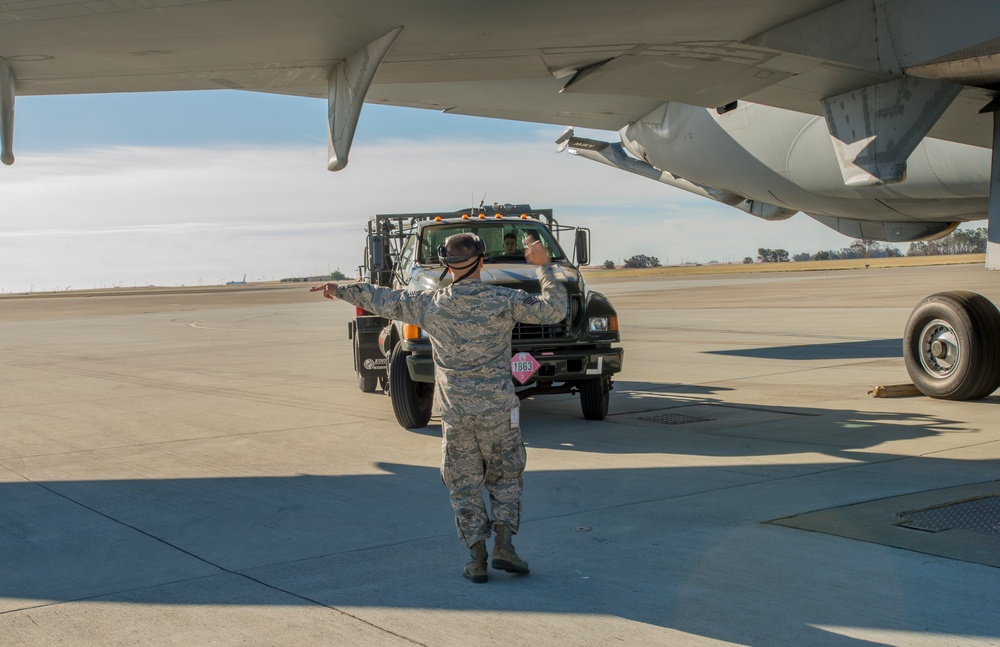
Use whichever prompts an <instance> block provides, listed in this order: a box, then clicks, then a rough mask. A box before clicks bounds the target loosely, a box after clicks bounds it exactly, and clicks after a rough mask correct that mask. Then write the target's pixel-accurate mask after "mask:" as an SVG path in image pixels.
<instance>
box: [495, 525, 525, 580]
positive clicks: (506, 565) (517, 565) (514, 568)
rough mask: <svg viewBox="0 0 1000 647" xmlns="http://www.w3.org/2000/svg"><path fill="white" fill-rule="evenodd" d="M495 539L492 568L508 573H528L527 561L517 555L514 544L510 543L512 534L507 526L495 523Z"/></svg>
mask: <svg viewBox="0 0 1000 647" xmlns="http://www.w3.org/2000/svg"><path fill="white" fill-rule="evenodd" d="M496 534H497V536H496V539H494V540H493V568H495V569H497V570H499V571H507V572H508V573H530V572H531V571H529V570H528V562H526V561H524V560H523V559H521V558H520V557H518V556H517V553H516V552H514V544H512V543H510V541H511V538H512V537H513V536H514V531H512V530H511V529H510V528H509V527H508V526H504V525H503V524H497V527H496Z"/></svg>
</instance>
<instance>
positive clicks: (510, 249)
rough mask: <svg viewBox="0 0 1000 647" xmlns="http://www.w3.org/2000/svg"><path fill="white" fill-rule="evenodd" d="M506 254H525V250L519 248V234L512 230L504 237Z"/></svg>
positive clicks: (504, 252) (504, 253) (504, 251)
mask: <svg viewBox="0 0 1000 647" xmlns="http://www.w3.org/2000/svg"><path fill="white" fill-rule="evenodd" d="M503 255H504V256H524V250H523V249H518V248H517V234H515V233H514V232H510V233H507V234H504V237H503Z"/></svg>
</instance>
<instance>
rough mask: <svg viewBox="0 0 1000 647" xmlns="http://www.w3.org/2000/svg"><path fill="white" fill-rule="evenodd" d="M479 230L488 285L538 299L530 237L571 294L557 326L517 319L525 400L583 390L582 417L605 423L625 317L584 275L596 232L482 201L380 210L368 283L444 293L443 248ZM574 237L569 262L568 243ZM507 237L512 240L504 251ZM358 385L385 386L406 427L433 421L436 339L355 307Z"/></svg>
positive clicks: (370, 234)
mask: <svg viewBox="0 0 1000 647" xmlns="http://www.w3.org/2000/svg"><path fill="white" fill-rule="evenodd" d="M462 232H471V233H473V234H476V235H477V236H479V238H480V239H482V241H483V243H484V244H485V247H486V253H485V256H484V265H483V270H482V273H481V280H482V281H483V282H486V283H493V284H497V285H504V286H508V287H512V288H520V289H523V290H525V291H527V292H529V293H532V294H539V293H540V292H541V287H540V285H539V282H538V279H537V277H536V274H535V267H534V266H533V265H530V264H528V263H527V261H526V260H525V257H524V246H525V240H526V239H527V238H528V236H533V237H534V238H535V239H537V240H538V241H540V242H541V243H542V244H543V245H545V247H546V248H548V250H549V253H550V254H551V256H552V261H553V262H554V263H555V264H556V268H555V275H556V278H557V280H559V281H560V282H562V283H563V285H565V287H566V291H567V293H568V296H569V308H568V312H567V313H566V318H565V319H563V320H562V321H560V322H558V323H555V324H546V325H536V324H524V323H518V324H517V325H516V326H515V328H514V330H513V332H512V335H511V379H512V380H513V382H514V385H515V391H516V392H517V395H518V397H519V398H520V399H524V398H529V397H534V396H540V395H548V394H559V393H562V394H565V393H574V394H576V393H578V394H579V395H580V404H581V408H582V412H583V417H584V418H586V419H587V420H603V419H604V417H605V416H606V415H607V413H608V405H609V401H610V394H611V391H612V389H613V381H612V377H613V376H614V375H615V374H616V373H618V372H620V371H621V369H622V361H623V350H622V348H621V347H618V346H615V344H618V343H620V342H621V336H620V334H619V331H618V315H617V312H616V311H615V309H614V307H613V306H612V305H611V301H610V300H609V299H608V298H607V297H606V296H604V295H603V294H601V293H599V292H595V291H593V290H590V289H588V288H587V286H586V283H585V281H584V278H583V274H582V273H581V271H580V267H581V266H585V265H588V264H589V262H590V230H589V229H587V228H584V227H571V226H566V225H562V224H560V223H558V222H557V221H556V220H555V218H554V217H553V213H552V209H533V208H532V207H531V206H530V205H528V204H498V203H494V204H493V205H492V206H490V207H485V208H484V207H483V206H482V205H480V207H479V208H477V209H460V210H457V211H453V212H437V213H398V214H377V215H375V216H372V217H371V218H370V219H369V220H368V224H367V227H366V245H365V251H364V254H365V261H364V264H363V265H362V266H361V267H359V276H360V277H361V280H364V281H367V282H369V283H372V284H374V285H379V286H384V287H389V288H393V289H407V290H436V289H439V288H444V287H446V286H447V285H449V284H450V282H451V276H450V275H446V274H445V267H444V265H443V263H442V261H441V259H440V258H438V246H439V245H441V244H442V243H443V242H444V241H445V239H447V238H448V237H449V236H452V235H454V234H458V233H462ZM561 237H565V238H570V239H571V240H572V244H573V255H572V256H568V255H567V254H566V252H564V251H563V248H562V246H561V245H560V238H561ZM505 240H506V242H507V244H506V245H505V244H504V243H505ZM348 338H349V339H350V340H351V341H352V343H353V354H354V369H355V371H356V373H357V380H358V387H359V388H360V389H361V391H363V392H365V393H373V392H375V391H376V390H378V389H379V388H381V389H382V391H383V392H385V393H387V394H388V396H389V398H390V400H391V401H392V410H393V414H394V415H395V417H396V420H397V422H398V423H399V424H400V425H401V426H403V427H404V428H407V429H416V428H420V427H424V426H426V425H427V423H428V421H429V420H430V417H431V412H432V404H433V400H434V362H433V357H432V350H431V341H430V339H429V338H428V337H427V334H426V333H425V332H424V331H423V330H421V329H420V328H418V327H417V326H414V325H410V324H407V323H404V322H402V321H393V320H389V319H385V318H383V317H380V316H378V315H376V314H374V313H370V312H366V311H364V310H363V309H361V308H356V309H355V317H354V320H353V321H351V322H349V324H348Z"/></svg>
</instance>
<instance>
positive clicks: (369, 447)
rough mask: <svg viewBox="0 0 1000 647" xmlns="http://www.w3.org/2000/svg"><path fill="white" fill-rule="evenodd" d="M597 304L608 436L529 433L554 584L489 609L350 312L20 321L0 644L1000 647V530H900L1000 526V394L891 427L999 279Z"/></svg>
mask: <svg viewBox="0 0 1000 647" xmlns="http://www.w3.org/2000/svg"><path fill="white" fill-rule="evenodd" d="M589 276H590V277H591V278H590V279H589V280H590V281H591V286H592V288H594V289H597V290H600V291H602V292H605V293H606V294H608V295H609V296H610V297H611V298H612V300H613V301H614V302H615V304H616V306H617V307H618V310H619V315H620V321H621V329H622V336H623V346H624V347H625V369H624V371H623V372H622V373H621V374H620V377H619V379H618V380H617V381H616V383H615V390H614V391H613V393H612V400H611V413H610V415H609V416H608V418H607V419H606V420H605V421H602V422H588V421H586V420H584V419H583V417H582V414H581V412H580V405H579V400H578V398H576V397H575V396H548V397H539V398H536V399H532V400H528V401H525V402H524V403H523V406H522V419H523V435H524V439H525V442H526V444H527V447H528V469H527V472H526V474H525V495H524V513H523V519H522V526H521V532H520V533H519V534H518V535H517V537H516V538H515V544H516V546H517V548H518V552H520V553H521V555H522V556H523V557H524V558H526V559H527V560H528V561H529V562H530V563H531V570H532V572H531V574H530V575H527V576H516V575H512V574H507V573H501V572H492V571H491V574H490V581H489V582H488V583H487V584H482V585H477V584H472V583H470V582H468V581H466V580H464V579H463V578H462V577H461V575H460V573H461V570H462V566H463V565H464V563H465V561H466V556H467V553H466V551H465V549H464V548H463V546H462V545H461V544H460V543H459V541H458V539H457V537H456V533H455V529H454V520H453V517H452V512H451V508H450V506H449V503H448V496H447V491H446V489H445V487H444V486H443V485H442V484H441V481H440V477H439V473H438V465H439V460H440V425H439V424H438V423H437V421H436V420H433V419H432V421H431V425H430V426H428V427H426V428H424V429H420V430H416V431H408V430H405V429H402V428H400V427H399V426H398V425H397V424H396V422H395V419H394V418H393V415H392V410H391V405H390V403H389V401H388V398H386V397H385V396H383V395H381V394H380V393H376V394H364V393H361V392H360V391H359V390H358V388H357V384H356V379H355V376H354V373H353V371H352V364H351V345H350V342H349V341H348V340H347V322H348V321H349V320H350V318H351V317H352V316H353V308H351V307H350V306H348V305H347V304H344V303H339V302H330V301H326V300H324V299H322V298H319V297H318V296H317V295H316V294H310V293H308V292H307V290H306V287H304V286H280V287H271V288H269V289H255V288H254V287H253V286H247V287H244V286H232V290H231V291H215V292H204V293H167V294H156V295H149V294H144V295H117V296H91V297H67V298H32V299H2V300H0V645H3V646H4V647H14V646H21V645H31V646H35V645H39V646H46V647H49V646H57V645H67V646H68V645H73V646H74V647H77V646H80V645H101V646H109V645H183V646H185V647H187V646H189V645H310V646H311V645H435V646H436V645H444V646H449V645H532V646H541V647H544V646H549V645H552V646H556V645H558V646H563V645H595V646H596V645H600V646H605V645H612V644H622V645H680V646H687V645H699V646H700V645H727V644H737V645H754V646H761V647H764V646H768V647H769V646H774V645H789V646H801V645H816V646H822V645H831V646H844V647H848V646H852V647H853V646H861V645H906V646H918V647H922V646H935V647H937V646H942V647H943V646H953V645H963V646H964V645H1000V613H998V612H997V609H998V603H997V600H998V599H1000V598H998V594H997V591H998V590H1000V568H998V567H1000V563H998V560H997V556H998V555H1000V535H998V532H1000V530H998V525H1000V521H998V520H996V519H994V520H993V521H992V522H991V521H989V518H988V516H987V518H986V524H987V527H986V529H985V530H982V529H975V528H973V529H970V528H967V527H964V526H959V527H956V528H954V529H948V530H941V531H938V532H932V531H928V530H919V529H915V528H912V527H906V525H903V524H906V523H908V522H909V521H910V520H911V517H914V515H916V514H918V513H919V512H920V511H922V510H926V509H928V508H931V509H939V508H940V509H944V508H943V506H949V507H950V506H951V505H952V504H955V505H959V502H966V501H970V500H971V501H972V502H973V503H975V504H987V505H988V504H990V503H991V502H995V501H998V500H1000V499H998V498H997V497H998V496H1000V422H998V413H1000V393H998V394H994V395H993V396H991V397H989V398H987V399H985V400H982V401H979V402H944V401H937V400H932V399H929V398H925V397H910V398H895V399H874V398H872V397H870V396H869V395H868V391H869V390H870V389H871V387H872V386H874V385H889V384H901V383H907V382H909V379H908V377H907V375H906V371H905V369H904V366H903V360H902V353H901V337H902V333H903V327H904V325H905V322H906V319H907V317H908V316H909V313H910V311H911V310H912V308H913V307H914V306H915V305H916V304H917V303H918V302H919V301H920V300H921V299H922V298H923V297H925V296H927V295H929V294H932V293H934V292H939V291H943V290H952V289H969V290H973V291H977V292H980V293H982V294H985V295H986V296H988V297H989V298H991V299H992V300H993V301H994V302H996V303H1000V274H998V273H990V272H987V271H986V270H984V269H982V268H981V267H978V266H952V267H936V268H901V269H882V270H876V269H870V270H858V271H839V272H793V273H788V274H756V275H736V274H734V275H721V276H715V277H697V278H694V277H692V278H655V277H651V278H647V279H620V280H614V279H607V278H603V279H602V278H601V277H600V275H599V273H598V272H594V273H591V274H590V275H589ZM982 497H986V498H982ZM961 505H965V504H961ZM987 515H988V513H987ZM973 516H977V518H978V519H979V520H980V521H982V518H983V515H982V514H979V513H977V515H973ZM991 523H992V524H994V525H992V531H991V530H990V524H991Z"/></svg>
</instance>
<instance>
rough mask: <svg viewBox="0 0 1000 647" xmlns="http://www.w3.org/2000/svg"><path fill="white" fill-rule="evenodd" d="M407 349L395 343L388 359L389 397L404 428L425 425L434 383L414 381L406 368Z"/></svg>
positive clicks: (428, 416)
mask: <svg viewBox="0 0 1000 647" xmlns="http://www.w3.org/2000/svg"><path fill="white" fill-rule="evenodd" d="M409 355H410V352H409V351H405V350H403V348H402V344H398V343H397V344H396V347H395V348H394V349H392V357H391V358H390V360H389V399H390V400H392V412H393V414H395V416H396V422H398V423H399V424H400V425H401V426H403V427H404V428H406V429H419V428H421V427H426V426H427V422H428V421H429V420H430V419H431V405H432V404H433V403H434V385H433V384H430V383H427V382H414V381H413V380H412V379H410V371H409V370H408V369H407V368H406V358H407V357H408V356H409Z"/></svg>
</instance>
